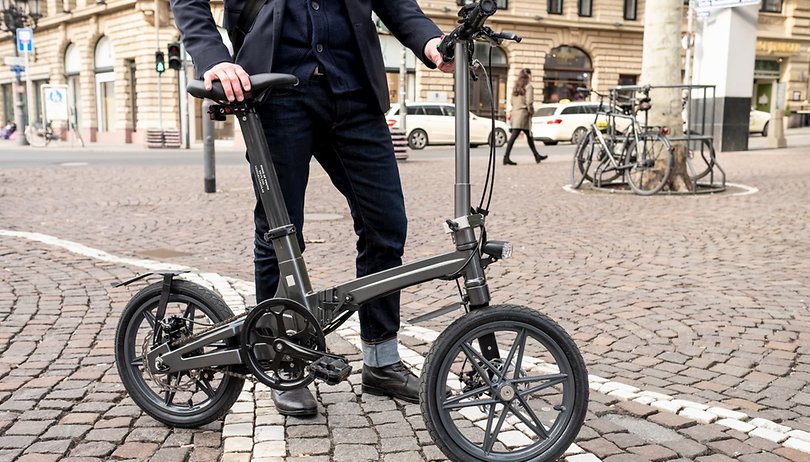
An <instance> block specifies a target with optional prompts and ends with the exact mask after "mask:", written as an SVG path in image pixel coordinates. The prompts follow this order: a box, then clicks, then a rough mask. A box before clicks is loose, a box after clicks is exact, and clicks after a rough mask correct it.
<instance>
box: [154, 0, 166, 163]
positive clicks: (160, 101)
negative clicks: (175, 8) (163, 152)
mask: <svg viewBox="0 0 810 462" xmlns="http://www.w3.org/2000/svg"><path fill="white" fill-rule="evenodd" d="M155 44H156V45H157V50H158V51H160V0H155ZM160 75H161V74H160V72H158V76H157V94H158V129H159V130H160V147H161V148H163V147H166V146H165V142H166V140H165V138H164V136H163V95H162V93H161V91H160Z"/></svg>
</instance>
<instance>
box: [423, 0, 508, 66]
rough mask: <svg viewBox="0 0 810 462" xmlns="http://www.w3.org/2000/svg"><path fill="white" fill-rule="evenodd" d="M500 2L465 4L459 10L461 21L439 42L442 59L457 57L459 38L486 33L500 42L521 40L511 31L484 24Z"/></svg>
mask: <svg viewBox="0 0 810 462" xmlns="http://www.w3.org/2000/svg"><path fill="white" fill-rule="evenodd" d="M497 10H498V4H497V3H496V2H495V0H480V1H479V2H478V3H471V4H468V5H464V6H463V7H461V9H460V10H459V12H458V16H459V18H461V19H459V20H458V22H459V23H460V24H459V26H457V27H456V28H455V29H453V31H452V32H450V33H449V34H447V35H445V36H443V37H442V41H441V43H439V53H441V55H442V60H444V62H446V63H449V62H451V61H452V60H453V58H454V57H455V48H456V42H457V41H459V40H472V39H474V38H476V37H477V36H479V35H485V36H486V37H487V38H489V39H490V41H494V42H496V43H500V41H503V40H514V41H515V42H520V41H521V40H522V38H521V37H520V36H519V35H517V34H512V33H510V32H493V31H492V30H490V29H489V28H488V27H485V26H484V23H485V22H486V20H487V18H489V17H490V16H492V15H493V14H495V12H496V11H497Z"/></svg>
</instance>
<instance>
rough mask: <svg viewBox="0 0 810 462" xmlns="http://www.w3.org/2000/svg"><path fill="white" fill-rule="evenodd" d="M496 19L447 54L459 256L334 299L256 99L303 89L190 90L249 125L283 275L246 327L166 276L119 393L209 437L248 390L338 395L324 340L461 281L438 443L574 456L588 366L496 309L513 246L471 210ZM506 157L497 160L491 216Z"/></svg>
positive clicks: (469, 21) (533, 322) (128, 323)
mask: <svg viewBox="0 0 810 462" xmlns="http://www.w3.org/2000/svg"><path fill="white" fill-rule="evenodd" d="M496 9H497V8H496V3H495V1H494V0H480V2H478V3H472V4H469V5H466V6H464V7H462V8H461V10H460V11H459V18H460V19H459V26H458V27H457V28H456V29H455V30H453V32H452V33H450V34H448V35H447V36H445V37H444V39H443V41H442V43H441V45H440V51H441V52H442V55H443V57H444V59H445V60H446V61H450V60H452V59H455V66H456V68H455V69H456V70H455V94H456V96H457V98H456V109H457V111H456V114H458V115H457V117H456V138H457V143H456V168H455V175H456V178H455V217H456V218H453V219H449V220H447V221H446V231H447V232H448V233H449V234H451V236H452V239H453V242H454V245H455V249H454V250H453V251H452V252H449V253H445V254H442V255H438V256H434V257H429V258H425V259H422V260H419V261H415V262H412V263H408V264H405V265H403V266H400V267H398V268H393V269H389V270H386V271H382V272H379V273H376V274H373V275H369V276H365V277H361V278H358V279H355V280H352V281H349V282H346V283H343V284H338V285H335V286H333V287H329V288H327V289H324V290H314V289H313V288H312V286H311V284H310V280H309V277H308V275H307V269H306V266H305V264H304V260H303V258H302V256H301V251H300V249H299V247H298V243H297V240H296V230H295V228H294V227H293V226H292V225H291V224H290V219H289V217H288V215H287V209H286V207H285V205H284V202H283V198H282V194H281V191H280V189H279V184H278V180H277V177H276V172H275V168H274V166H273V162H272V160H271V157H270V152H269V148H268V146H267V142H266V140H265V138H264V135H263V131H262V128H261V124H260V121H259V117H258V115H257V113H256V110H255V104H256V102H257V101H260V100H262V99H263V98H266V97H272V96H270V90H272V89H274V88H276V89H278V88H284V87H289V86H292V85H295V84H296V78H295V77H294V76H291V75H284V74H262V75H254V76H252V77H251V79H250V80H251V91H250V92H249V94H248V95H247V97H246V99H245V101H244V102H232V103H228V102H227V98H226V97H225V94H224V92H223V89H222V86H221V85H219V84H216V85H215V86H214V89H213V90H211V91H207V90H205V88H204V86H203V84H202V82H192V83H191V84H190V85H189V88H188V90H189V93H191V94H192V95H193V96H195V97H198V98H208V99H212V100H215V101H219V102H220V103H219V104H217V105H214V106H212V108H211V110H210V113H211V116H212V117H215V118H218V119H222V118H224V117H225V116H227V115H233V116H235V117H236V118H237V119H238V120H239V122H240V124H241V126H242V132H243V134H244V136H245V141H246V144H247V148H248V149H247V151H248V155H249V160H250V164H251V168H252V169H253V172H254V174H255V175H256V178H257V179H258V184H259V188H260V194H261V198H262V202H263V204H264V207H265V212H266V213H267V217H268V221H269V223H270V229H271V230H270V231H269V232H268V233H267V235H266V236H265V238H266V239H268V240H270V241H271V242H272V243H273V246H274V248H275V249H276V252H277V254H278V260H279V269H280V273H281V277H280V283H279V287H278V291H277V293H276V294H275V297H274V298H272V299H270V300H266V301H264V302H262V303H259V304H258V305H256V306H255V307H252V308H250V309H248V310H247V311H246V312H245V313H242V314H239V315H236V316H234V314H233V312H232V311H231V310H230V308H229V307H228V305H227V304H226V303H225V302H224V301H223V300H222V298H220V297H219V296H218V295H217V294H215V293H214V292H212V291H211V290H208V289H206V288H204V287H202V286H200V285H197V284H194V283H191V282H189V281H185V280H182V279H180V278H179V277H178V275H177V274H176V273H161V274H162V276H163V280H162V281H161V282H158V283H155V284H152V285H150V286H147V287H146V288H144V289H142V290H141V291H139V292H138V293H137V294H136V295H135V297H133V299H132V300H131V301H130V302H129V303H128V305H127V306H126V308H125V309H124V312H123V314H122V316H121V319H120V322H119V324H118V329H117V332H116V340H115V355H116V362H117V366H118V371H119V374H120V376H121V380H122V382H123V384H124V386H125V387H126V389H127V391H128V392H129V394H130V396H131V397H132V399H133V401H135V403H136V404H137V405H138V406H140V407H141V409H143V410H144V411H145V412H146V413H147V414H149V415H151V416H152V417H154V418H155V419H157V420H159V421H161V422H163V423H165V424H167V425H170V426H176V427H198V426H201V425H204V424H206V423H209V422H211V421H213V420H216V419H219V418H221V417H222V416H223V415H225V414H226V413H227V412H228V410H229V409H230V408H231V406H232V405H233V404H234V402H235V401H236V399H237V397H238V395H239V393H240V392H241V390H242V386H243V384H244V380H245V379H251V380H255V381H258V382H261V383H263V384H265V385H267V386H269V387H271V388H273V389H277V390H291V389H296V388H299V387H304V386H307V385H308V384H309V383H311V382H312V381H313V380H315V379H319V380H322V381H324V382H326V383H327V384H337V383H339V382H341V381H342V380H345V379H346V378H347V377H348V375H349V374H350V372H351V367H350V366H349V363H348V361H347V360H346V358H344V357H342V356H340V355H335V354H332V353H329V352H328V351H327V349H326V342H325V335H327V334H329V333H331V332H333V331H335V330H336V329H337V328H338V327H339V326H340V325H341V324H342V323H343V322H344V321H346V320H347V319H348V318H349V317H350V316H352V315H353V314H354V312H355V311H357V310H358V309H359V308H360V306H361V305H362V304H364V303H366V302H368V301H370V300H373V299H376V298H378V297H382V296H385V295H387V294H390V293H393V292H396V291H399V290H400V289H403V288H406V287H410V286H413V285H416V284H419V283H423V282H426V281H431V280H434V279H442V280H447V281H456V282H457V283H459V280H461V281H463V282H461V283H459V293H460V296H461V299H460V303H461V305H463V307H464V308H465V313H464V314H463V315H462V316H461V317H459V318H458V319H456V320H455V321H454V322H453V323H452V324H451V325H450V326H449V327H448V328H447V329H446V330H444V331H443V332H442V333H441V334H440V335H439V337H438V339H437V340H436V341H435V342H434V343H433V345H432V348H431V349H430V351H429V353H428V354H427V356H426V358H425V363H424V367H423V370H422V375H421V390H420V399H421V408H422V414H423V416H424V421H425V424H426V426H427V429H428V431H429V433H430V435H431V437H432V438H433V439H434V441H435V442H436V444H437V446H438V447H439V448H441V450H442V451H443V452H444V453H445V454H446V455H447V456H448V457H449V458H450V459H452V460H455V461H463V462H470V461H503V462H511V461H550V460H555V459H557V458H558V457H560V456H561V455H562V454H563V453H564V452H565V451H566V449H568V447H569V446H570V445H571V443H572V442H573V441H574V438H575V437H576V435H577V433H578V432H579V429H580V427H581V426H582V422H583V420H584V418H585V413H586V410H587V403H588V375H587V372H586V369H585V364H584V362H583V360H582V356H581V355H580V353H579V350H578V349H577V346H576V344H575V343H574V342H573V340H571V338H570V337H569V335H568V334H567V333H566V332H565V331H564V330H563V329H562V328H561V327H560V326H559V325H557V324H556V323H555V322H554V321H552V320H551V319H549V318H548V317H546V316H545V315H543V314H541V313H539V312H538V311H537V310H536V309H533V308H529V307H523V306H516V305H494V306H490V304H489V303H490V292H489V286H488V284H487V278H486V275H485V271H484V270H485V269H486V268H487V267H488V266H489V265H490V264H492V263H495V262H496V261H497V260H499V259H502V258H508V257H509V256H510V254H511V245H510V244H508V243H506V242H502V241H495V240H491V239H489V238H488V237H487V234H486V228H485V218H486V215H487V210H486V208H484V207H483V203H484V199H482V201H481V204H482V205H481V206H479V207H478V208H475V209H474V208H472V207H471V201H470V162H469V119H468V118H467V117H461V116H460V115H461V114H469V88H470V79H471V78H477V76H476V73H475V69H476V68H481V67H482V66H481V65H480V63H479V62H477V61H474V60H473V59H472V50H473V46H472V44H473V41H475V40H487V41H488V42H490V44H493V45H497V44H500V43H501V42H502V41H504V40H516V41H520V37H518V36H516V35H514V34H509V33H496V32H494V31H492V30H491V29H490V28H489V27H487V26H485V25H484V23H485V21H486V20H487V18H488V17H489V16H491V15H492V14H494V13H495V11H496ZM494 154H495V151H494V148H492V150H491V156H490V163H489V169H488V174H487V180H486V185H485V188H484V191H485V192H484V197H487V196H488V200H487V207H488V206H489V201H490V200H491V197H492V187H493V184H494V167H495V155H494ZM150 274H151V273H150ZM146 276H148V274H145V275H141V276H138V277H137V278H134V279H132V280H129V281H125V282H123V283H121V284H120V285H124V284H129V283H131V282H133V281H135V280H138V279H140V278H143V277H146Z"/></svg>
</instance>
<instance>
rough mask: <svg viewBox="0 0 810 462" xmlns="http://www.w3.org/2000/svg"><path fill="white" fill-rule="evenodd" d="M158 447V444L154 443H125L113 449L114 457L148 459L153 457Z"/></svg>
mask: <svg viewBox="0 0 810 462" xmlns="http://www.w3.org/2000/svg"><path fill="white" fill-rule="evenodd" d="M157 448H158V445H157V444H154V443H139V442H138V443H135V442H133V443H124V444H122V445H121V446H119V447H118V448H117V449H116V450H115V451H113V457H118V458H121V459H140V460H147V459H149V458H150V457H152V455H153V454H154V453H155V451H157Z"/></svg>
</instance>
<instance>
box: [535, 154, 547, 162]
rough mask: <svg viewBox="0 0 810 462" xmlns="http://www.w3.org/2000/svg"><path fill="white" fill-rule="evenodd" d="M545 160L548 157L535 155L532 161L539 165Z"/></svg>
mask: <svg viewBox="0 0 810 462" xmlns="http://www.w3.org/2000/svg"><path fill="white" fill-rule="evenodd" d="M546 159H548V156H544V155H542V154H535V155H534V161H535V162H537V163H538V164H539V163H540V161H541V160H546Z"/></svg>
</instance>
